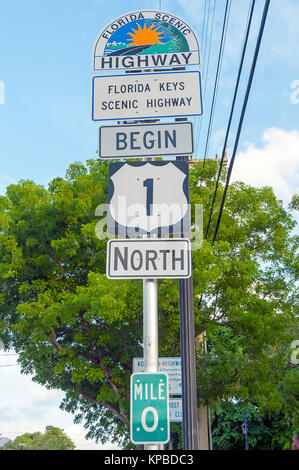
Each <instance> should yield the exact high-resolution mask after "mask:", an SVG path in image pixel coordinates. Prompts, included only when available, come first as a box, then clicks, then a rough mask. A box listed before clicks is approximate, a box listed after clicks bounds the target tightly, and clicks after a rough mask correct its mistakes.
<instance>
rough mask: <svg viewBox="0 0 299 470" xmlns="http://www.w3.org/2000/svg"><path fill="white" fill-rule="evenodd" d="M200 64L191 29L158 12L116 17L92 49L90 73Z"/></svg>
mask: <svg viewBox="0 0 299 470" xmlns="http://www.w3.org/2000/svg"><path fill="white" fill-rule="evenodd" d="M199 64H200V50H199V41H198V38H197V37H196V35H195V33H194V32H193V31H192V28H191V27H190V26H189V25H188V24H187V23H186V22H185V21H183V20H182V19H180V18H177V17H176V16H174V15H171V14H169V13H166V12H161V11H152V10H139V11H133V12H130V13H127V14H125V15H122V16H119V17H118V18H116V19H115V20H113V21H112V22H111V23H110V24H108V25H107V26H105V28H104V29H103V30H102V31H101V32H100V34H99V35H98V36H97V38H96V41H95V43H94V47H93V72H96V71H98V70H132V69H136V68H142V69H146V68H155V67H187V66H189V65H199Z"/></svg>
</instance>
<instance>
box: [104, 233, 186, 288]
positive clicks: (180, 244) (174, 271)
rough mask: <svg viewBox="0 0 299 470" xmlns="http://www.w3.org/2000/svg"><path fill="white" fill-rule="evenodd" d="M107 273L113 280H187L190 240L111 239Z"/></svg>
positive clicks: (108, 248) (108, 247) (108, 250)
mask: <svg viewBox="0 0 299 470" xmlns="http://www.w3.org/2000/svg"><path fill="white" fill-rule="evenodd" d="M106 275H107V277H108V278H109V279H147V278H148V279H186V278H188V277H190V276H191V243H190V240H188V239H186V238H167V239H165V238H157V239H155V238H152V239H149V238H148V239H136V240H135V239H134V240H129V239H120V240H116V239H114V240H109V241H108V244H107V266H106Z"/></svg>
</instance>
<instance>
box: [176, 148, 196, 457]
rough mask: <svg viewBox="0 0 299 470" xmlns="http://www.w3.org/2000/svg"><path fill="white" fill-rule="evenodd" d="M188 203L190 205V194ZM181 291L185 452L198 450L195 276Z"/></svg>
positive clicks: (185, 158) (181, 283) (180, 288)
mask: <svg viewBox="0 0 299 470" xmlns="http://www.w3.org/2000/svg"><path fill="white" fill-rule="evenodd" d="M178 159H180V160H187V161H189V157H178ZM188 203H190V195H189V194H188ZM182 235H183V234H182ZM179 291H180V325H181V358H182V389H183V390H182V398H183V438H184V450H198V449H199V442H198V417H197V386H196V361H195V331H194V305H193V276H191V277H190V278H188V279H180V280H179Z"/></svg>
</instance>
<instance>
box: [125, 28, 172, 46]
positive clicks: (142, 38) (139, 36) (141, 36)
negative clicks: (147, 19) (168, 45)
mask: <svg viewBox="0 0 299 470" xmlns="http://www.w3.org/2000/svg"><path fill="white" fill-rule="evenodd" d="M137 26H138V29H133V31H134V33H127V34H129V35H130V36H131V37H132V39H129V41H132V42H130V43H128V46H141V45H144V44H164V43H163V42H162V41H160V39H161V38H160V36H161V35H163V31H162V32H159V31H158V28H156V29H153V27H154V24H151V26H150V27H149V28H148V27H147V26H146V24H145V25H144V28H143V29H142V27H141V26H140V24H138V23H137Z"/></svg>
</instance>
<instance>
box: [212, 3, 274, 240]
mask: <svg viewBox="0 0 299 470" xmlns="http://www.w3.org/2000/svg"><path fill="white" fill-rule="evenodd" d="M269 6H270V0H265V6H264V11H263V16H262V19H261V24H260V28H259V33H258V37H257V42H256V47H255V51H254V56H253V61H252V65H251V69H250V74H249V79H248V83H247V88H246V93H245V97H244V101H243V106H242V111H241V115H240V120H239V125H238V129H237V135H236V139H235V144H234V148H233V153H232V157H231V160H230V164H229V168H228V173H227V178H226V184H225V188H224V193H223V197H222V201H221V207H220V211H219V215H218V220H217V225H216V229H215V233H214V237H213V244H214V243H215V241H216V238H217V235H218V232H219V227H220V223H221V218H222V213H223V208H224V204H225V199H226V196H227V190H228V186H229V182H230V178H231V174H232V170H233V166H234V162H235V157H236V153H237V150H238V146H239V141H240V135H241V131H242V127H243V122H244V117H245V113H246V109H247V104H248V99H249V95H250V91H251V87H252V82H253V77H254V73H255V69H256V64H257V59H258V56H259V52H260V47H261V43H262V38H263V34H264V29H265V24H266V20H267V16H268V11H269Z"/></svg>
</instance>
